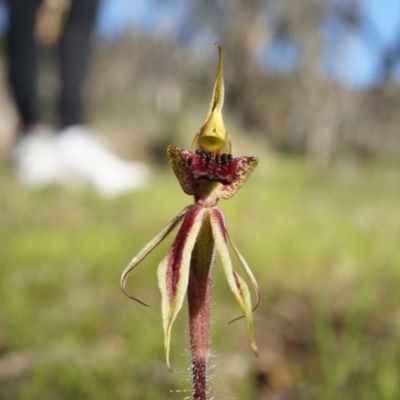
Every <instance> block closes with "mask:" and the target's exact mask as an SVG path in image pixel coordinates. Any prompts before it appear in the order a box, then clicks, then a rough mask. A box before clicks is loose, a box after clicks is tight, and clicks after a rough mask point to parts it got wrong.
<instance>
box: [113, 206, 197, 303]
mask: <svg viewBox="0 0 400 400" xmlns="http://www.w3.org/2000/svg"><path fill="white" fill-rule="evenodd" d="M191 207H192V206H188V207H185V208H184V209H183V210H182V211H181V212H180V213H179V214H178V215H177V216H176V217H175V218H174V219H173V220H172V221H170V222H169V223H168V224H167V225H166V226H165V227H164V228H163V229H162V230H161V231H160V232H159V233H158V234H157V235H156V236H155V237H154V238H153V239H151V240H150V242H149V243H147V244H146V246H144V247H143V249H142V250H140V252H139V253H138V254H137V255H136V256H135V257H133V258H132V260H131V262H130V263H129V264H128V265H127V267H126V268H125V269H124V271H123V272H122V274H121V279H120V286H121V289H122V291H123V292H124V294H125V295H126V296H128V297H129V298H131V299H132V300H135V301H137V302H138V303H140V304H143V305H144V306H147V304H145V303H143V302H142V301H141V300H139V299H137V298H135V297H132V296H131V295H129V294H128V293H127V291H126V287H125V286H126V280H127V279H128V276H129V274H130V273H131V272H132V270H133V269H134V268H135V267H136V266H137V265H138V264H139V263H140V262H141V261H142V260H143V259H144V258H145V257H147V255H148V254H149V253H150V252H151V251H152V250H153V249H154V248H155V247H156V246H157V245H158V244H159V243H160V242H162V241H163V240H164V239H165V237H166V236H168V234H169V233H170V232H171V231H172V230H173V229H174V228H175V226H176V225H177V224H178V223H179V222H180V221H181V219H182V218H183V217H184V216H185V214H186V213H187V211H188V210H189V209H190V208H191Z"/></svg>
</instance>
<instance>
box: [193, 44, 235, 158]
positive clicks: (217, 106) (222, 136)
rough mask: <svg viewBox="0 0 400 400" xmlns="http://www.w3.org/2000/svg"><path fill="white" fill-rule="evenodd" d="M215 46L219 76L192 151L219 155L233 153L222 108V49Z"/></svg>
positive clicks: (217, 45)
mask: <svg viewBox="0 0 400 400" xmlns="http://www.w3.org/2000/svg"><path fill="white" fill-rule="evenodd" d="M213 46H215V47H218V54H219V62H218V70H217V76H216V78H215V83H214V89H213V94H212V97H211V102H210V108H209V110H208V113H207V118H206V122H205V124H204V125H203V126H202V127H201V128H200V129H199V131H198V132H197V134H196V136H195V138H194V140H193V143H192V150H194V149H195V148H199V149H201V150H205V151H209V152H211V153H214V154H217V153H220V152H221V151H222V150H224V149H226V151H227V152H228V153H230V152H231V147H232V146H231V140H230V137H229V134H228V132H227V131H226V129H225V125H224V120H223V117H222V107H223V105H224V74H223V60H222V47H221V46H220V45H219V44H218V43H214V44H213Z"/></svg>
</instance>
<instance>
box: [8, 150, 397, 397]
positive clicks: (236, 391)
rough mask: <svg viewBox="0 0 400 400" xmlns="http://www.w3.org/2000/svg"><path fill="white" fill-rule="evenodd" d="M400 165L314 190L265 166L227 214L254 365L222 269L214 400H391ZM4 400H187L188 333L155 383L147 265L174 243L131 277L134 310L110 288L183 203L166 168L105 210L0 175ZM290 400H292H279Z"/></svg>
mask: <svg viewBox="0 0 400 400" xmlns="http://www.w3.org/2000/svg"><path fill="white" fill-rule="evenodd" d="M398 170H399V165H398V163H388V162H386V161H384V160H383V161H382V160H381V161H379V160H373V161H369V162H365V163H362V164H361V163H358V162H355V161H351V160H347V161H341V162H337V163H336V164H335V165H334V166H333V167H332V168H331V169H330V170H329V171H327V172H324V173H320V174H316V175H312V174H310V173H309V171H307V169H306V167H305V165H304V161H303V160H302V159H301V158H296V157H294V156H287V155H286V156H282V155H279V156H278V155H274V154H270V155H269V158H268V161H267V162H265V160H261V163H260V166H259V168H258V170H257V171H256V172H255V173H254V175H253V176H252V177H251V178H250V180H249V181H248V182H247V183H246V185H245V187H244V188H243V189H242V190H241V191H239V192H238V194H237V195H236V196H235V198H233V199H232V200H230V201H227V202H225V201H221V204H220V206H221V208H222V209H223V210H224V212H225V214H226V219H227V223H228V227H229V229H230V232H231V236H232V238H233V240H234V241H235V243H236V244H237V246H238V247H239V249H240V250H241V251H242V253H243V255H244V256H245V258H246V259H247V261H248V263H249V265H250V266H251V267H252V269H253V271H254V273H255V275H256V277H257V279H258V281H259V284H260V288H261V295H262V302H261V305H260V308H259V310H258V311H257V312H256V314H255V324H256V332H257V337H258V345H259V348H260V357H259V360H254V359H253V358H252V356H251V352H250V348H249V345H248V340H247V333H246V329H245V326H244V324H243V321H239V322H236V323H235V324H233V325H229V326H226V325H225V323H226V322H228V321H229V320H230V319H232V318H234V317H236V316H237V315H238V313H239V309H238V307H237V305H236V304H235V300H234V298H233V296H232V294H231V293H230V292H229V289H228V287H227V284H226V282H225V279H224V277H223V275H222V272H221V268H220V265H219V263H218V262H217V263H216V268H215V283H214V306H213V324H214V330H213V348H214V350H215V351H216V355H214V356H213V363H214V364H215V367H214V369H213V375H215V382H214V384H213V387H214V391H215V397H216V398H236V399H254V400H259V399H269V398H271V399H272V398H273V399H283V398H285V399H336V398H340V399H344V400H345V399H360V398H362V399H363V400H365V399H371V400H372V399H388V400H389V399H396V398H400V381H399V379H398V377H399V376H400V268H399V265H400V245H399V243H400V240H399V233H400V202H399V199H400V180H399V179H398ZM0 181H1V182H2V185H1V189H0V271H1V279H0V398H1V399H11V398H13V399H23V400H31V399H32V400H33V399H35V400H36V399H41V400H42V399H43V400H47V399H75V400H79V399H97V400H101V399H110V398H115V399H121V400H122V399H130V400H134V399H138V400H139V399H140V400H147V399H148V400H150V399H151V400H154V399H181V398H184V397H185V396H187V392H185V390H187V387H188V382H187V379H188V377H187V376H186V375H187V373H186V369H187V366H188V361H187V352H186V348H187V344H188V338H187V329H186V321H185V319H186V318H185V317H186V315H187V313H186V311H183V312H182V315H181V316H180V318H179V320H178V321H177V324H176V327H175V329H174V333H173V343H172V362H173V364H175V367H176V368H177V369H178V371H180V372H178V373H177V374H175V375H171V374H169V373H168V372H167V370H166V368H165V361H164V353H163V336H162V327H161V317H160V310H159V302H160V296H159V293H158V289H157V283H156V266H157V263H158V262H159V261H160V260H161V258H162V257H163V255H164V254H165V252H166V251H167V249H168V245H169V243H170V242H171V240H172V237H173V235H171V238H169V239H168V240H167V242H166V243H163V244H162V245H161V246H160V247H159V248H158V249H157V250H156V251H154V252H153V253H151V254H150V255H149V257H148V259H146V260H145V261H144V262H143V263H142V265H140V266H139V267H138V268H137V270H135V271H134V273H133V274H132V276H131V277H130V279H129V282H128V288H129V291H131V292H132V293H135V295H137V296H138V297H139V298H141V299H143V300H144V301H146V302H147V303H150V305H151V307H150V308H143V307H141V306H140V305H138V304H136V303H133V302H130V301H129V300H128V299H127V298H125V297H124V296H123V295H122V294H121V292H120V289H119V284H118V282H119V276H120V273H121V271H122V270H123V268H124V267H125V265H126V264H127V263H128V262H129V260H130V259H131V257H132V256H133V255H135V254H136V253H137V252H138V251H139V250H140V249H141V248H142V247H143V246H144V245H145V244H146V243H147V241H149V240H150V239H151V238H152V237H153V236H154V235H155V234H156V233H157V232H158V231H159V230H160V229H161V228H162V226H164V225H165V224H166V223H167V222H168V221H169V220H170V219H171V218H172V217H174V216H175V215H176V214H177V213H178V212H179V211H180V210H181V209H182V208H183V207H184V206H185V205H187V204H188V203H190V202H192V200H191V198H190V197H188V196H186V195H184V194H183V193H182V192H181V191H180V188H179V185H178V183H177V181H176V179H175V178H174V176H173V174H172V172H171V171H170V170H169V169H168V168H167V167H165V168H159V169H156V170H155V171H154V176H153V179H152V182H151V183H150V184H149V185H148V186H147V187H146V188H145V189H143V190H141V191H138V192H135V193H132V194H130V195H126V196H122V197H120V198H117V199H103V198H101V197H99V196H97V195H96V193H94V192H92V191H90V190H73V189H71V190H63V189H61V188H57V187H52V188H47V189H45V190H41V191H29V190H26V189H24V188H22V187H20V186H19V185H18V184H16V183H15V181H14V180H13V178H12V174H11V171H10V168H9V166H8V165H6V163H5V162H4V161H2V163H1V165H0ZM285 396H286V397H285Z"/></svg>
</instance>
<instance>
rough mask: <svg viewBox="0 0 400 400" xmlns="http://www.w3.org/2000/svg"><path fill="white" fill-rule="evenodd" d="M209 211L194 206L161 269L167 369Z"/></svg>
mask: <svg viewBox="0 0 400 400" xmlns="http://www.w3.org/2000/svg"><path fill="white" fill-rule="evenodd" d="M205 213H206V209H204V208H203V207H198V206H191V207H190V208H189V209H188V211H187V213H186V215H185V218H184V220H183V222H182V225H181V227H180V229H179V232H178V234H177V236H176V238H175V240H174V243H173V244H172V247H171V249H170V250H169V252H168V254H167V255H166V257H165V258H164V259H163V260H162V261H161V263H160V265H159V267H158V272H157V275H158V285H159V288H160V291H161V298H162V299H161V311H162V318H163V327H164V337H165V341H164V344H165V353H166V360H167V366H168V369H170V370H171V366H170V362H169V347H170V339H171V329H172V324H173V322H174V321H175V319H176V316H177V315H178V313H179V311H180V309H181V308H182V303H183V301H184V298H185V294H186V291H187V286H188V280H189V268H190V263H191V257H192V251H193V248H194V245H195V243H196V240H197V237H198V234H199V231H200V229H201V227H202V224H203V220H204V215H205Z"/></svg>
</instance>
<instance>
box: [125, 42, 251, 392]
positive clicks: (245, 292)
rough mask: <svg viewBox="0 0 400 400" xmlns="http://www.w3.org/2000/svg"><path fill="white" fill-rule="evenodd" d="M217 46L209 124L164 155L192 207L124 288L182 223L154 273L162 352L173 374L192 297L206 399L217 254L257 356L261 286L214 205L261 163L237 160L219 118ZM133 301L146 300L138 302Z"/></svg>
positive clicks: (198, 385)
mask: <svg viewBox="0 0 400 400" xmlns="http://www.w3.org/2000/svg"><path fill="white" fill-rule="evenodd" d="M215 46H217V47H218V50H219V64H218V72H217V76H216V80H215V84H214V90H213V95H212V99H211V104H210V109H209V112H208V115H207V118H206V121H205V123H204V125H203V126H202V127H201V128H200V129H199V131H198V132H197V134H196V136H195V138H194V140H193V143H192V148H191V150H190V151H189V150H183V149H180V148H177V147H172V146H169V147H168V150H167V152H168V158H169V161H170V163H171V166H172V169H173V171H174V173H175V175H176V177H177V178H178V181H179V183H180V185H181V187H182V190H183V191H184V192H185V193H186V194H188V195H191V196H194V204H193V205H190V206H188V207H186V208H185V209H184V210H183V211H181V212H180V213H179V214H178V215H177V216H176V217H175V218H174V219H173V220H172V221H171V222H169V223H168V224H167V225H166V226H165V227H164V228H163V229H162V230H161V232H160V233H159V234H158V235H157V236H156V237H155V238H154V239H152V240H151V241H150V242H149V243H148V244H147V245H146V246H145V247H144V248H143V249H142V250H141V251H140V252H139V254H137V255H136V256H135V257H134V258H133V259H132V261H131V262H130V263H129V265H128V266H127V267H126V268H125V270H124V271H123V273H122V276H121V288H122V290H123V291H124V293H125V294H127V292H126V288H125V284H126V280H127V277H128V275H129V273H130V272H131V271H132V270H133V269H134V268H135V267H136V266H137V265H138V264H139V263H140V262H141V261H142V260H143V259H144V258H145V257H146V256H147V255H148V254H149V253H150V252H151V251H152V250H153V249H154V248H155V247H156V246H157V245H158V244H159V243H160V242H161V241H162V240H163V239H164V238H165V237H166V236H167V235H168V234H169V233H170V232H171V231H172V230H173V229H174V228H175V227H176V226H177V225H178V223H180V222H181V226H180V229H179V231H178V234H177V236H176V238H175V240H174V242H173V244H172V247H171V249H170V250H169V251H168V254H167V255H166V256H165V258H164V259H163V260H162V261H161V263H160V264H159V266H158V273H157V275H158V285H159V288H160V291H161V296H162V305H161V307H162V318H163V326H164V334H165V352H166V360H167V366H168V368H169V369H171V366H170V357H169V347H170V337H171V329H172V325H173V323H174V321H175V319H176V317H177V315H178V313H179V311H180V310H181V308H182V304H183V302H184V299H185V296H186V295H187V299H188V305H189V328H190V341H191V352H192V375H193V398H194V399H195V400H206V399H207V393H208V386H207V367H208V366H207V357H208V354H209V337H210V303H211V286H212V265H213V260H214V255H215V253H217V255H218V256H219V257H220V258H221V261H222V265H223V268H224V271H225V274H226V277H227V280H228V284H229V287H230V289H231V290H232V292H233V294H234V295H235V297H236V300H237V302H238V303H239V306H240V308H241V309H242V312H243V314H244V317H245V319H246V321H247V328H248V332H249V335H250V342H251V346H252V349H253V352H254V353H255V354H257V347H256V344H255V338H254V333H253V318H252V312H253V311H254V309H255V308H256V307H257V305H258V303H259V292H258V287H257V283H256V281H255V278H254V276H253V274H252V272H251V270H250V268H249V266H248V265H247V263H246V261H245V259H244V258H243V256H242V255H241V254H240V252H239V250H238V249H237V247H236V246H235V245H234V243H233V242H232V241H231V239H230V236H229V233H228V228H227V226H226V223H225V219H224V216H223V214H222V212H221V211H220V210H219V209H218V208H217V203H218V200H219V199H230V198H231V197H232V196H234V195H235V193H236V192H237V191H238V190H239V189H240V188H241V186H242V185H243V184H244V182H245V181H246V180H247V179H248V177H249V176H250V174H251V173H252V171H253V170H254V168H255V167H256V166H257V164H258V159H257V158H256V157H237V158H234V157H233V156H232V155H231V140H230V137H229V134H228V132H227V131H226V129H225V125H224V121H223V118H222V106H223V101H224V82H223V64H222V49H221V47H220V46H219V45H218V44H215ZM228 243H229V244H230V245H231V246H232V248H233V251H234V253H235V254H236V256H237V258H238V259H239V261H240V264H241V265H242V267H243V269H244V271H245V274H246V275H247V277H248V279H249V281H250V282H251V284H252V286H253V288H254V290H255V293H256V304H255V306H254V307H253V306H252V304H251V297H250V293H249V289H248V286H247V284H246V283H245V281H244V280H243V279H242V278H241V277H240V276H239V274H238V273H237V272H236V271H235V269H234V268H233V266H232V261H231V257H230V255H229V250H228ZM127 295H128V294H127ZM128 296H129V295H128ZM129 297H131V296H129ZM131 298H133V297H131ZM133 299H134V300H136V301H139V302H140V303H142V302H141V301H140V300H138V299H136V298H133ZM142 304H143V303H142Z"/></svg>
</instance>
